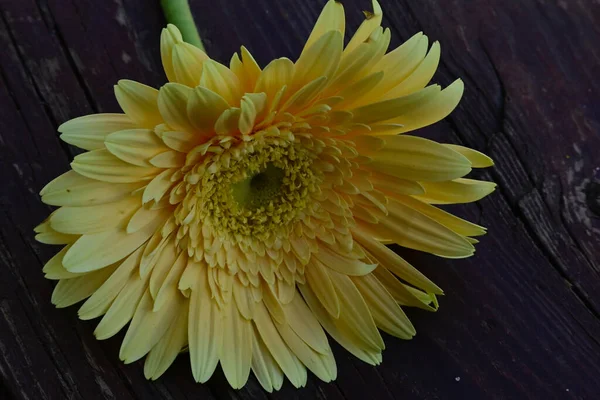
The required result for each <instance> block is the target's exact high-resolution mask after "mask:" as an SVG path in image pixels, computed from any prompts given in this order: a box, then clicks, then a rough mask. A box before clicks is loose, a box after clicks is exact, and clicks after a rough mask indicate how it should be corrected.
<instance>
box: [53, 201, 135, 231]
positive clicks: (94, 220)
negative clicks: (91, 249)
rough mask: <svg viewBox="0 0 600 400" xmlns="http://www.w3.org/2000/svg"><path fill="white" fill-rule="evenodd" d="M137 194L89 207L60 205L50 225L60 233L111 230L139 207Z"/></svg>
mask: <svg viewBox="0 0 600 400" xmlns="http://www.w3.org/2000/svg"><path fill="white" fill-rule="evenodd" d="M140 205H141V199H140V197H139V196H130V197H125V198H124V199H122V200H119V201H117V202H114V203H108V204H100V205H97V206H89V207H61V208H59V209H58V210H56V212H55V213H53V214H52V216H51V218H50V225H51V226H52V228H53V229H55V230H56V231H58V232H62V233H70V234H81V235H83V234H90V233H98V232H103V231H106V230H113V229H114V228H116V227H117V226H119V225H120V224H121V223H122V221H123V220H125V219H129V218H130V217H131V215H132V214H133V213H134V212H135V211H136V210H137V209H138V208H139V207H140Z"/></svg>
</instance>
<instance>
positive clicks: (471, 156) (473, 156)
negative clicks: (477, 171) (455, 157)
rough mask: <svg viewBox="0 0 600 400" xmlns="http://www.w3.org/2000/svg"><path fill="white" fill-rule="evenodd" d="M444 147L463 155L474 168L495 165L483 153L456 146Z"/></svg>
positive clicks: (448, 145) (447, 145)
mask: <svg viewBox="0 0 600 400" xmlns="http://www.w3.org/2000/svg"><path fill="white" fill-rule="evenodd" d="M444 146H446V147H448V148H450V149H452V150H454V151H456V152H458V153H460V154H462V155H463V156H465V157H467V159H468V160H469V161H470V162H471V164H472V165H473V168H486V167H491V166H493V165H494V161H493V160H492V159H491V158H490V157H488V156H486V155H485V154H483V153H480V152H479V151H477V150H473V149H470V148H468V147H463V146H459V145H456V144H444Z"/></svg>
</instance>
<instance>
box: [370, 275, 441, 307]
mask: <svg viewBox="0 0 600 400" xmlns="http://www.w3.org/2000/svg"><path fill="white" fill-rule="evenodd" d="M373 275H375V277H376V278H377V279H378V280H379V282H381V284H382V285H383V286H385V288H386V289H387V290H388V292H389V293H390V295H391V296H392V297H393V298H394V300H396V301H397V302H398V304H400V305H403V306H409V307H418V308H421V309H423V310H427V311H435V310H436V309H437V306H436V305H435V304H432V303H433V302H434V299H435V295H434V294H431V293H425V292H422V291H420V290H417V289H413V288H412V287H410V286H408V285H405V284H403V283H402V282H400V281H399V280H398V279H397V278H396V277H395V276H394V275H392V273H391V272H390V271H388V270H387V269H385V268H383V267H379V268H377V269H376V270H375V271H373Z"/></svg>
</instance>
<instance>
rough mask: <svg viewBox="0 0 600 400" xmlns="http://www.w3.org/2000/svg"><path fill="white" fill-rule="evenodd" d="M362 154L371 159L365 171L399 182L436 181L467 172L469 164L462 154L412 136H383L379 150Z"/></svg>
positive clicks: (458, 176)
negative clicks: (372, 171) (383, 145)
mask: <svg viewBox="0 0 600 400" xmlns="http://www.w3.org/2000/svg"><path fill="white" fill-rule="evenodd" d="M363 154H365V155H367V156H369V157H370V158H371V159H372V162H371V163H369V164H367V165H366V167H367V168H369V169H374V170H375V171H377V172H380V173H384V174H388V175H392V176H395V177H397V178H400V179H407V180H417V181H432V182H437V181H445V180H450V179H456V178H460V177H462V176H464V175H466V174H468V173H469V172H470V171H471V163H470V162H469V160H467V158H466V157H464V156H463V155H461V154H459V153H457V152H455V151H452V150H450V149H448V148H447V147H445V146H442V145H441V144H439V143H436V142H434V141H431V140H428V139H423V138H420V137H416V136H408V135H400V136H386V137H385V147H384V148H383V149H381V150H378V151H376V152H371V151H366V150H365V151H364V152H363Z"/></svg>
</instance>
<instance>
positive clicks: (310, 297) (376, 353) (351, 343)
mask: <svg viewBox="0 0 600 400" xmlns="http://www.w3.org/2000/svg"><path fill="white" fill-rule="evenodd" d="M298 287H299V288H300V291H301V292H302V296H303V297H304V298H305V300H306V303H307V304H308V306H309V307H310V309H311V311H312V312H313V314H315V316H316V317H317V319H318V320H319V322H320V323H321V325H322V326H323V328H325V330H326V331H327V333H329V335H330V336H331V337H332V338H333V339H334V340H335V341H336V342H338V343H339V344H340V345H342V346H343V347H344V348H345V349H346V350H348V351H349V352H350V353H352V354H353V355H354V356H355V357H357V358H359V359H360V360H362V361H364V362H366V363H368V364H371V365H378V364H380V363H381V350H373V349H372V348H370V347H368V346H365V345H364V343H362V341H361V340H360V339H358V337H357V336H356V335H355V334H354V333H353V332H352V331H349V330H342V329H340V328H338V326H337V325H336V323H337V321H338V320H337V319H334V318H333V317H332V316H331V315H330V314H329V313H328V312H327V311H325V309H324V308H323V306H322V305H321V303H320V301H319V300H318V299H317V297H316V296H315V294H314V293H313V292H312V290H311V289H310V287H308V286H307V285H299V286H298Z"/></svg>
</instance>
